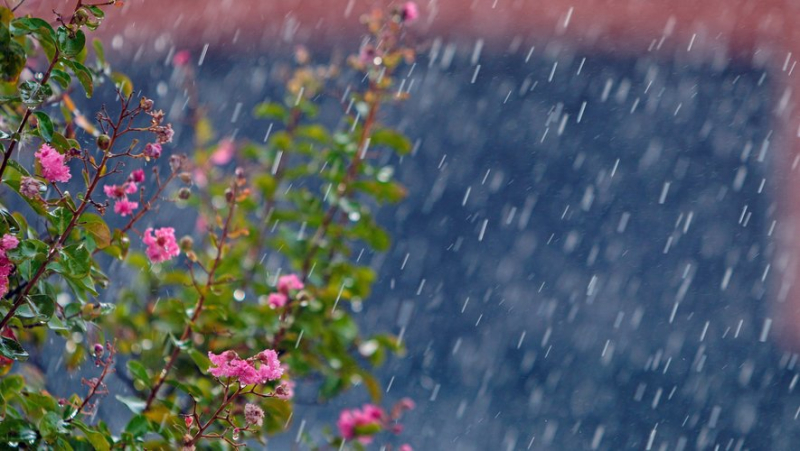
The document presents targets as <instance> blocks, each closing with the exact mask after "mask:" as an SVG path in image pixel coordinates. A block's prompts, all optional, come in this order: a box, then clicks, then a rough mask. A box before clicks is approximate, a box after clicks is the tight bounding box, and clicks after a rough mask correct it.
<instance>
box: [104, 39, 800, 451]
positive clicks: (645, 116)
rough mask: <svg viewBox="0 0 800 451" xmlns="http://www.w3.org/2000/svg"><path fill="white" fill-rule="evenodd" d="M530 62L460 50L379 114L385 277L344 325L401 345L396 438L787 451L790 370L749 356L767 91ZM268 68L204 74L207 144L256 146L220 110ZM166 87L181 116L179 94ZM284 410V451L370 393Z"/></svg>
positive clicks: (648, 65)
mask: <svg viewBox="0 0 800 451" xmlns="http://www.w3.org/2000/svg"><path fill="white" fill-rule="evenodd" d="M539 52H540V50H539V49H537V50H536V52H534V54H533V57H531V58H530V59H529V60H527V61H526V56H528V55H527V54H528V49H518V51H516V52H509V53H508V54H505V55H494V56H492V55H484V56H483V57H482V58H481V61H479V62H478V64H480V68H479V69H477V66H476V65H475V64H474V63H472V62H471V61H470V58H469V56H470V55H469V52H467V53H466V54H465V55H461V54H460V53H459V54H456V56H455V57H454V58H453V57H452V55H451V54H450V52H449V51H448V50H447V48H444V49H441V51H440V52H438V54H436V52H433V53H432V55H428V57H427V58H423V59H422V60H421V61H420V62H419V64H418V65H417V67H415V69H414V71H413V73H412V75H411V77H410V78H411V79H413V80H414V83H413V85H412V87H411V94H412V99H411V100H410V101H408V102H406V103H405V104H403V105H401V106H399V107H398V108H396V109H394V110H393V112H392V113H390V114H389V115H388V116H387V117H384V119H385V120H386V121H388V122H390V123H399V124H400V127H401V128H402V129H403V130H405V131H406V132H407V133H408V134H409V135H410V136H412V137H413V138H414V139H415V140H418V141H419V144H420V145H419V147H418V150H417V151H416V153H415V154H414V155H413V156H408V157H405V158H404V159H403V160H402V161H401V162H397V161H395V162H394V163H395V164H396V169H397V177H398V178H399V179H400V180H402V181H403V182H404V183H405V184H406V185H407V186H408V188H409V192H410V196H409V198H408V199H407V200H406V201H405V202H404V203H403V204H402V205H401V206H400V207H399V208H391V207H390V208H387V209H385V210H383V212H382V213H381V215H380V218H381V222H382V223H383V224H384V225H385V226H386V227H387V228H388V229H389V230H390V231H391V233H392V235H393V236H394V244H393V246H392V249H391V251H390V252H389V253H388V254H386V255H384V256H371V258H372V261H373V263H374V265H375V267H376V269H377V270H378V272H379V274H380V279H379V281H378V282H377V284H376V288H375V291H374V295H373V296H372V299H370V300H369V301H368V302H366V303H365V305H364V310H363V311H362V312H361V313H359V314H358V317H359V318H360V321H361V323H362V324H363V325H364V326H365V327H366V328H368V329H370V330H391V331H393V332H395V333H400V332H401V331H402V333H403V335H404V339H405V341H406V343H407V345H408V355H407V356H406V357H405V358H403V359H395V360H393V361H391V362H390V363H389V364H388V365H387V366H386V367H385V368H384V369H383V370H381V379H382V381H383V383H384V384H388V383H389V381H390V380H391V381H392V385H391V390H390V392H389V393H388V395H387V396H388V397H389V399H390V400H393V399H398V398H399V397H402V396H411V397H412V398H414V399H415V400H416V401H417V403H418V408H417V410H415V411H414V412H412V414H411V415H409V416H408V417H407V419H406V421H405V422H404V423H405V425H406V431H405V432H404V434H403V437H402V438H403V439H406V440H407V441H408V442H409V443H411V444H412V445H414V446H415V448H416V449H464V450H472V449H476V450H477V449H486V450H495V449H501V450H512V449H541V450H572V449H599V450H617V449H653V450H667V449H669V450H681V449H686V450H689V449H720V450H743V449H750V450H792V449H796V448H795V445H793V443H796V442H797V441H798V440H800V434H798V428H797V427H796V424H797V423H796V420H795V418H796V412H798V407H799V406H800V395H798V393H797V392H796V391H793V389H794V383H795V382H796V379H795V377H796V374H797V371H798V368H797V366H796V361H797V357H796V356H795V355H791V354H786V353H784V352H782V351H781V350H780V349H779V348H777V346H776V345H775V344H773V342H772V341H771V338H772V336H771V335H769V334H768V336H767V339H766V341H761V340H760V339H761V338H762V337H761V335H762V331H763V329H764V323H765V320H766V318H767V313H768V302H769V300H770V298H771V295H770V293H769V290H768V289H767V288H768V283H769V280H770V279H769V275H767V274H766V273H767V272H768V264H769V262H770V258H771V255H772V253H773V247H774V244H773V242H772V239H771V238H770V237H769V231H770V227H771V224H772V221H773V218H774V216H775V211H774V210H775V208H773V207H772V205H773V201H772V199H773V197H774V196H773V193H772V191H773V190H774V187H773V185H774V179H773V178H771V177H769V176H768V164H769V161H770V158H771V152H772V151H773V150H772V149H770V148H769V138H770V134H771V131H770V127H771V110H772V108H771V105H772V103H773V99H772V97H771V93H770V89H769V87H768V85H769V77H768V76H767V77H766V78H765V77H764V76H763V73H762V72H761V71H760V70H757V69H753V68H748V67H736V66H726V67H719V66H716V67H712V66H710V65H703V64H700V65H697V64H691V65H687V64H684V63H683V62H680V63H678V62H674V61H669V60H657V59H654V58H648V57H642V58H637V59H622V60H620V59H613V58H610V57H605V56H602V55H593V54H590V55H581V54H579V53H575V52H572V51H569V50H564V49H562V50H561V51H560V52H556V53H557V54H552V55H549V56H545V55H543V54H540V53H539ZM584 56H586V57H587V58H586V59H585V61H584ZM285 61H286V60H285V58H284V59H283V60H282V61H281V59H280V58H277V59H275V58H271V57H261V58H260V59H259V60H257V61H253V60H239V59H231V60H228V59H224V58H223V56H221V55H209V56H208V57H207V58H206V60H205V62H204V64H203V66H202V67H200V68H198V74H199V77H200V80H201V83H200V84H201V87H202V88H201V90H200V91H201V92H203V93H204V94H203V95H204V96H205V99H204V100H205V101H206V102H207V103H209V104H211V105H212V111H215V115H216V116H217V118H218V123H219V124H221V126H222V127H223V131H224V132H229V133H232V132H233V131H234V130H236V129H238V131H237V132H236V133H237V136H239V137H242V136H247V137H250V138H253V139H257V140H260V139H261V138H262V137H263V135H264V131H265V130H264V124H263V123H259V124H255V123H253V122H252V121H251V120H249V119H247V118H246V117H245V116H246V115H240V117H239V119H238V120H237V121H236V123H231V117H232V116H233V112H234V110H236V109H237V103H241V108H242V109H241V111H249V110H250V108H251V106H252V105H253V104H254V103H255V102H257V101H260V100H264V99H265V98H268V97H270V95H275V94H276V93H277V92H278V91H277V86H279V83H280V82H279V80H276V78H278V77H277V74H278V73H279V72H280V71H279V70H278V67H279V66H280V65H281V64H283V63H285ZM556 61H557V62H558V65H557V67H555V68H554V64H553V63H554V62H556ZM170 71H171V69H170V68H168V67H155V68H153V69H151V73H150V74H140V77H141V78H142V81H141V82H139V83H138V85H139V87H144V88H145V89H146V90H148V89H149V90H153V89H155V88H156V86H155V82H153V81H150V82H148V81H147V80H145V79H146V78H150V79H151V80H152V79H156V80H157V79H163V80H167V79H168V78H169V74H170ZM358 81H359V79H358V78H353V79H352V82H353V83H358ZM409 82H410V80H409ZM148 83H150V84H149V85H148ZM406 86H408V85H406ZM164 88H167V89H166V95H165V96H166V97H167V98H172V97H174V96H175V95H177V98H176V100H175V102H174V106H175V108H174V110H175V112H179V110H180V107H181V106H182V105H183V103H184V98H183V97H182V96H183V93H182V92H180V90H178V89H177V88H176V87H175V86H172V85H164V86H162V90H164ZM332 111H333V109H332ZM336 119H337V118H336V117H332V118H331V121H332V123H335V122H336ZM183 140H184V141H187V140H188V139H187V137H183ZM764 179H766V182H765V183H764V184H763V185H762V180H764ZM765 276H766V278H765ZM676 306H677V308H676ZM299 398H300V401H301V403H300V405H298V406H297V410H296V413H295V418H294V422H293V425H292V429H293V432H291V433H289V434H287V435H286V437H284V438H281V439H278V440H277V441H276V442H275V444H276V447H277V448H278V449H282V448H283V447H284V446H286V445H287V444H288V443H289V442H290V441H291V440H292V439H293V438H294V436H295V433H296V431H297V429H298V427H300V425H301V423H303V422H305V426H304V427H305V430H307V431H308V430H311V431H318V430H319V428H320V427H321V426H322V425H323V423H327V424H330V423H331V422H332V421H333V420H335V415H336V413H337V410H336V409H338V408H340V407H342V406H344V405H345V404H349V405H353V404H354V403H357V402H360V401H364V400H365V395H364V394H363V393H359V394H355V395H352V396H349V397H346V398H345V399H342V400H338V401H336V402H334V403H333V404H332V405H330V406H327V407H319V406H315V405H313V403H312V402H308V403H305V402H303V400H304V399H305V400H311V399H313V396H311V395H310V394H308V393H301V395H300V397H299ZM113 404H115V402H114V401H113V400H111V399H109V400H108V401H104V402H103V403H102V405H103V406H102V409H101V414H102V415H104V416H106V417H111V416H112V415H113V413H114V412H115V411H118V410H117V409H119V406H117V407H115V406H114V405H113Z"/></svg>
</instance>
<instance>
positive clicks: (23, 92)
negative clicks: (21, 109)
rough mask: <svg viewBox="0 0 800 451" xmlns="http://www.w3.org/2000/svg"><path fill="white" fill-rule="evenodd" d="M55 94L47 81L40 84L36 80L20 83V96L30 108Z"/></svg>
mask: <svg viewBox="0 0 800 451" xmlns="http://www.w3.org/2000/svg"><path fill="white" fill-rule="evenodd" d="M51 95H53V90H52V89H51V88H50V85H48V84H47V83H44V84H40V83H39V82H37V81H34V80H28V81H26V82H23V83H22V84H20V85H19V98H20V99H21V100H22V103H24V104H25V106H27V107H28V108H36V107H38V106H39V105H41V104H42V103H44V101H45V100H47V98H48V97H50V96H51Z"/></svg>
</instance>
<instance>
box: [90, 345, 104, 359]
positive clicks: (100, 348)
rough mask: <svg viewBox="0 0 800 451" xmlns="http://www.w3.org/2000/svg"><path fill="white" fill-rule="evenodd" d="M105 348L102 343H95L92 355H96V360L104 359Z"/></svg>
mask: <svg viewBox="0 0 800 451" xmlns="http://www.w3.org/2000/svg"><path fill="white" fill-rule="evenodd" d="M105 350H106V349H105V348H104V347H103V345H102V344H100V343H95V344H94V346H93V349H92V353H93V354H94V356H95V358H98V359H99V358H100V357H103V353H105Z"/></svg>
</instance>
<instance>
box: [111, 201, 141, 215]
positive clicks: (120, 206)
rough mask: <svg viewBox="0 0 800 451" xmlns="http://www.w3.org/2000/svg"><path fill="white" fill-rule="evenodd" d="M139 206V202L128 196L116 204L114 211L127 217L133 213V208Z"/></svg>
mask: <svg viewBox="0 0 800 451" xmlns="http://www.w3.org/2000/svg"><path fill="white" fill-rule="evenodd" d="M137 208H139V202H132V201H129V200H128V199H126V198H122V199H120V200H118V201H117V203H115V204H114V213H116V214H118V215H120V216H122V217H125V216H128V215H130V214H133V210H136V209H137Z"/></svg>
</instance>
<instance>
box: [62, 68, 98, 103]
mask: <svg viewBox="0 0 800 451" xmlns="http://www.w3.org/2000/svg"><path fill="white" fill-rule="evenodd" d="M62 62H63V63H64V64H66V65H67V66H69V68H70V69H72V73H73V74H75V76H76V77H78V82H79V83H80V84H81V86H83V90H84V91H86V97H91V96H92V94H93V93H94V84H93V82H92V73H91V72H90V71H89V69H87V68H86V66H84V65H83V64H81V63H78V62H76V61H70V60H64V61H62Z"/></svg>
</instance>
